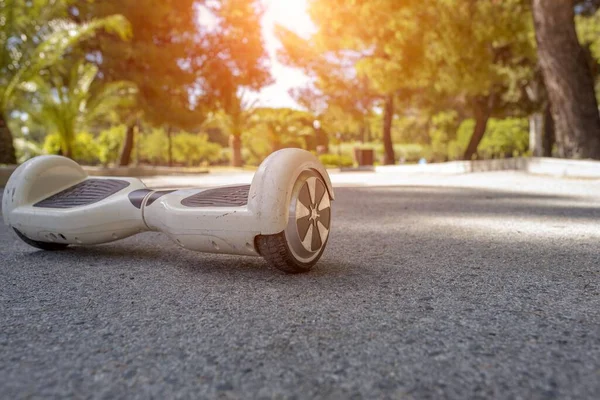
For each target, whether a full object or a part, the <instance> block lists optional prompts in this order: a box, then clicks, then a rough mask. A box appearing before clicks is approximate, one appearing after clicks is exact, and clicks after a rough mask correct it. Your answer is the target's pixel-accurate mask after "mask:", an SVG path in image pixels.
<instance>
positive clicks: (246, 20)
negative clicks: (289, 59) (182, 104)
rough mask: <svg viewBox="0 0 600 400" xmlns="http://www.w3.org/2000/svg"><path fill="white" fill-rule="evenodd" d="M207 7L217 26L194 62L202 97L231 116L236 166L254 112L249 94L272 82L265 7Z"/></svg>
mask: <svg viewBox="0 0 600 400" xmlns="http://www.w3.org/2000/svg"><path fill="white" fill-rule="evenodd" d="M206 7H207V8H208V10H209V12H211V13H212V15H213V16H214V17H215V19H216V21H217V25H216V27H215V28H214V29H213V31H212V32H210V33H208V34H205V35H203V37H202V41H201V44H202V45H201V48H202V49H203V51H202V54H201V55H199V56H198V57H196V58H195V59H194V63H193V65H194V69H195V70H197V71H198V74H199V75H200V76H201V82H202V84H201V88H202V92H203V93H204V96H203V99H202V100H201V101H203V102H204V103H205V104H207V105H208V107H210V108H216V109H217V110H218V111H217V114H223V113H224V114H227V115H228V118H229V123H228V124H227V125H228V128H227V129H224V130H225V131H226V132H228V134H229V135H230V136H229V144H230V149H231V165H232V166H234V167H239V166H241V165H242V156H241V145H242V136H241V135H242V133H243V129H244V123H245V122H244V120H245V119H246V118H247V117H248V116H249V115H250V114H251V109H249V108H248V107H247V105H248V104H247V99H245V98H244V95H245V93H247V92H248V91H249V90H253V91H257V90H259V89H260V88H262V87H264V86H266V85H268V84H270V83H271V82H272V78H271V75H270V72H269V68H268V62H267V60H268V56H267V52H266V49H265V45H264V41H263V37H262V31H261V25H260V21H261V18H262V15H263V9H262V7H261V5H260V1H257V0H223V1H221V2H214V3H213V2H210V3H207V4H206Z"/></svg>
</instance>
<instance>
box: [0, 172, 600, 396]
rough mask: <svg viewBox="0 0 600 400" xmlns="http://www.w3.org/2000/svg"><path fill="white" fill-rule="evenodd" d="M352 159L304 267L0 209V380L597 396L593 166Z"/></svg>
mask: <svg viewBox="0 0 600 400" xmlns="http://www.w3.org/2000/svg"><path fill="white" fill-rule="evenodd" d="M356 176H358V177H362V178H361V179H363V180H364V182H366V183H368V182H378V183H383V184H386V185H388V186H382V187H375V186H372V185H371V186H369V187H367V185H366V184H365V185H359V187H341V188H338V189H337V191H336V195H337V200H336V201H335V202H334V204H333V206H334V214H333V218H334V219H333V224H334V227H333V233H332V237H331V239H330V242H329V246H328V249H327V250H326V252H325V255H324V257H323V258H322V260H321V262H320V263H319V264H318V265H317V266H316V267H315V269H314V270H313V271H312V272H310V273H308V274H303V275H284V274H282V273H279V272H278V271H276V270H273V269H270V268H268V267H267V266H266V265H265V263H264V262H263V261H262V260H261V259H259V258H243V257H233V256H218V255H210V254H201V253H193V252H187V251H184V250H181V249H180V248H178V247H177V246H175V245H174V244H173V243H171V242H170V241H169V240H168V239H167V238H166V237H165V236H163V235H161V234H157V233H144V234H141V235H138V236H136V237H133V238H129V239H127V240H124V241H120V242H116V243H113V244H108V245H102V246H96V247H91V248H77V247H74V248H70V249H68V250H66V251H64V252H42V251H36V250H35V249H32V248H30V247H28V246H27V245H25V244H24V243H22V242H20V241H19V240H18V239H17V238H16V237H15V236H14V235H13V234H12V233H9V231H8V229H7V227H6V226H4V225H3V224H0V397H1V398H5V399H20V398H99V399H100V398H106V399H118V398H127V399H135V398H139V399H150V398H155V399H171V398H225V399H236V398H265V399H270V398H277V399H286V398H290V399H292V398H294V399H309V398H326V399H348V398H357V399H359V398H393V399H396V398H403V399H412V398H414V399H430V398H431V399H437V398H453V399H464V398H501V399H552V398H565V399H568V398H574V399H575V398H576V399H597V398H599V397H600V251H599V248H600V247H599V243H600V225H599V219H600V207H599V204H600V203H599V202H598V201H599V200H600V182H599V181H591V180H587V181H586V180H572V179H571V180H559V179H551V178H545V177H536V176H528V175H524V174H521V173H511V172H495V173H482V174H470V175H457V176H424V175H422V176H421V175H414V176H406V177H388V180H387V181H386V180H380V181H377V180H373V179H372V177H370V176H369V175H368V174H363V175H358V174H357V175H356ZM357 179H358V178H357ZM342 180H343V179H342V178H341V177H334V182H338V183H339V182H341V181H342ZM351 181H352V179H347V181H346V182H345V183H346V186H352V182H351ZM342 183H343V182H342ZM354 183H355V184H357V183H356V182H354ZM154 184H156V185H159V186H160V185H164V184H165V183H164V182H158V181H154Z"/></svg>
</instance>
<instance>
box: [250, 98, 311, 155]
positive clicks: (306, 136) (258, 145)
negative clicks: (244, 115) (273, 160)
mask: <svg viewBox="0 0 600 400" xmlns="http://www.w3.org/2000/svg"><path fill="white" fill-rule="evenodd" d="M312 123H313V118H312V116H311V115H310V114H308V113H306V112H303V111H296V110H292V109H286V108H282V109H272V108H261V109H257V110H254V112H253V114H252V116H251V118H250V119H249V123H248V125H247V129H246V130H245V132H244V134H243V135H242V142H243V144H244V148H245V149H247V151H248V153H247V154H248V156H247V158H246V159H245V161H246V163H248V164H250V165H258V164H260V162H261V161H262V160H264V159H265V158H266V157H267V156H268V155H269V154H271V153H272V152H274V151H277V150H280V149H282V148H288V147H297V148H306V147H307V145H306V144H307V140H308V141H310V140H311V138H312V136H314V130H313V128H312Z"/></svg>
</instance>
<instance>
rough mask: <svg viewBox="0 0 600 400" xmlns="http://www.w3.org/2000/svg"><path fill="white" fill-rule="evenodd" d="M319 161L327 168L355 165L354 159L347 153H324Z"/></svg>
mask: <svg viewBox="0 0 600 400" xmlns="http://www.w3.org/2000/svg"><path fill="white" fill-rule="evenodd" d="M319 161H321V164H323V165H324V166H325V167H327V168H337V167H352V166H353V165H354V159H353V158H352V157H348V156H347V155H341V156H340V155H337V154H322V155H320V156H319Z"/></svg>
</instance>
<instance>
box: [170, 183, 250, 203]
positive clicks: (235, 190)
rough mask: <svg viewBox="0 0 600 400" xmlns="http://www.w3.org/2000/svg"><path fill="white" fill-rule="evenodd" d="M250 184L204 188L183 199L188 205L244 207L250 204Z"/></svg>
mask: <svg viewBox="0 0 600 400" xmlns="http://www.w3.org/2000/svg"><path fill="white" fill-rule="evenodd" d="M249 192H250V185H243V186H230V187H223V188H217V189H209V190H204V191H202V192H200V193H197V194H195V195H193V196H190V197H186V198H185V199H183V200H181V205H183V206H186V207H242V206H245V205H246V204H248V193H249Z"/></svg>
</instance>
